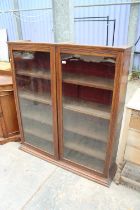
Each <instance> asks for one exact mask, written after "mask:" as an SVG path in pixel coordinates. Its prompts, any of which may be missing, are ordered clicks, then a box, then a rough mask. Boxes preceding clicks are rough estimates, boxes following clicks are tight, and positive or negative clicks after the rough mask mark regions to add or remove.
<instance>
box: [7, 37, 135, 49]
mask: <svg viewBox="0 0 140 210" xmlns="http://www.w3.org/2000/svg"><path fill="white" fill-rule="evenodd" d="M7 43H8V45H21V44H26V45H28V44H29V45H30V44H32V45H44V44H45V45H48V46H60V47H70V46H71V47H85V48H101V49H110V50H117V51H124V50H126V49H131V48H132V46H130V45H128V46H126V45H125V46H104V45H86V44H82V45H81V44H78V43H71V42H70V43H69V42H59V43H55V42H54V43H48V42H31V41H30V40H27V41H24V40H23V41H22V40H19V41H18V40H17V41H9V42H7Z"/></svg>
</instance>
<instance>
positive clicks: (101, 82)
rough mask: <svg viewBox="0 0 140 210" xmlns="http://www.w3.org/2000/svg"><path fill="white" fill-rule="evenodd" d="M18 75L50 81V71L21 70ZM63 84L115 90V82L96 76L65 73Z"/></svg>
mask: <svg viewBox="0 0 140 210" xmlns="http://www.w3.org/2000/svg"><path fill="white" fill-rule="evenodd" d="M16 74H17V75H22V76H28V77H33V78H40V79H47V80H50V77H51V76H50V71H48V70H47V71H46V72H45V71H44V72H43V71H35V70H34V71H28V70H20V71H18V72H16ZM63 82H65V83H69V84H75V85H82V86H88V87H95V88H101V89H105V90H113V80H112V79H108V78H101V77H95V76H85V75H82V74H73V73H63Z"/></svg>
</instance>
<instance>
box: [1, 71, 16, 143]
mask: <svg viewBox="0 0 140 210" xmlns="http://www.w3.org/2000/svg"><path fill="white" fill-rule="evenodd" d="M16 140H19V127H18V121H17V113H16V107H15V100H14V93H13V84H12V77H11V76H10V75H5V74H4V73H3V74H1V75H0V144H4V143H6V142H9V141H16Z"/></svg>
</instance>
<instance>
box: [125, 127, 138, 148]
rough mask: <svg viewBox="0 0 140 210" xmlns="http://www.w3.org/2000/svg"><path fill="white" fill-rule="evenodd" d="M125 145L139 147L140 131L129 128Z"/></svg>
mask: <svg viewBox="0 0 140 210" xmlns="http://www.w3.org/2000/svg"><path fill="white" fill-rule="evenodd" d="M127 145H129V146H133V147H136V148H138V149H140V132H138V131H136V130H133V129H129V131H128V140H127Z"/></svg>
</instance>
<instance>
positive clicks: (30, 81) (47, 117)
mask: <svg viewBox="0 0 140 210" xmlns="http://www.w3.org/2000/svg"><path fill="white" fill-rule="evenodd" d="M14 62H15V70H16V81H17V87H18V94H19V102H20V109H21V117H22V124H23V131H24V137H25V142H27V143H29V144H31V145H32V146H35V147H37V148H39V149H41V150H43V151H46V152H48V153H51V154H53V153H54V148H53V130H52V102H51V82H50V53H48V52H25V51H14Z"/></svg>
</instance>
